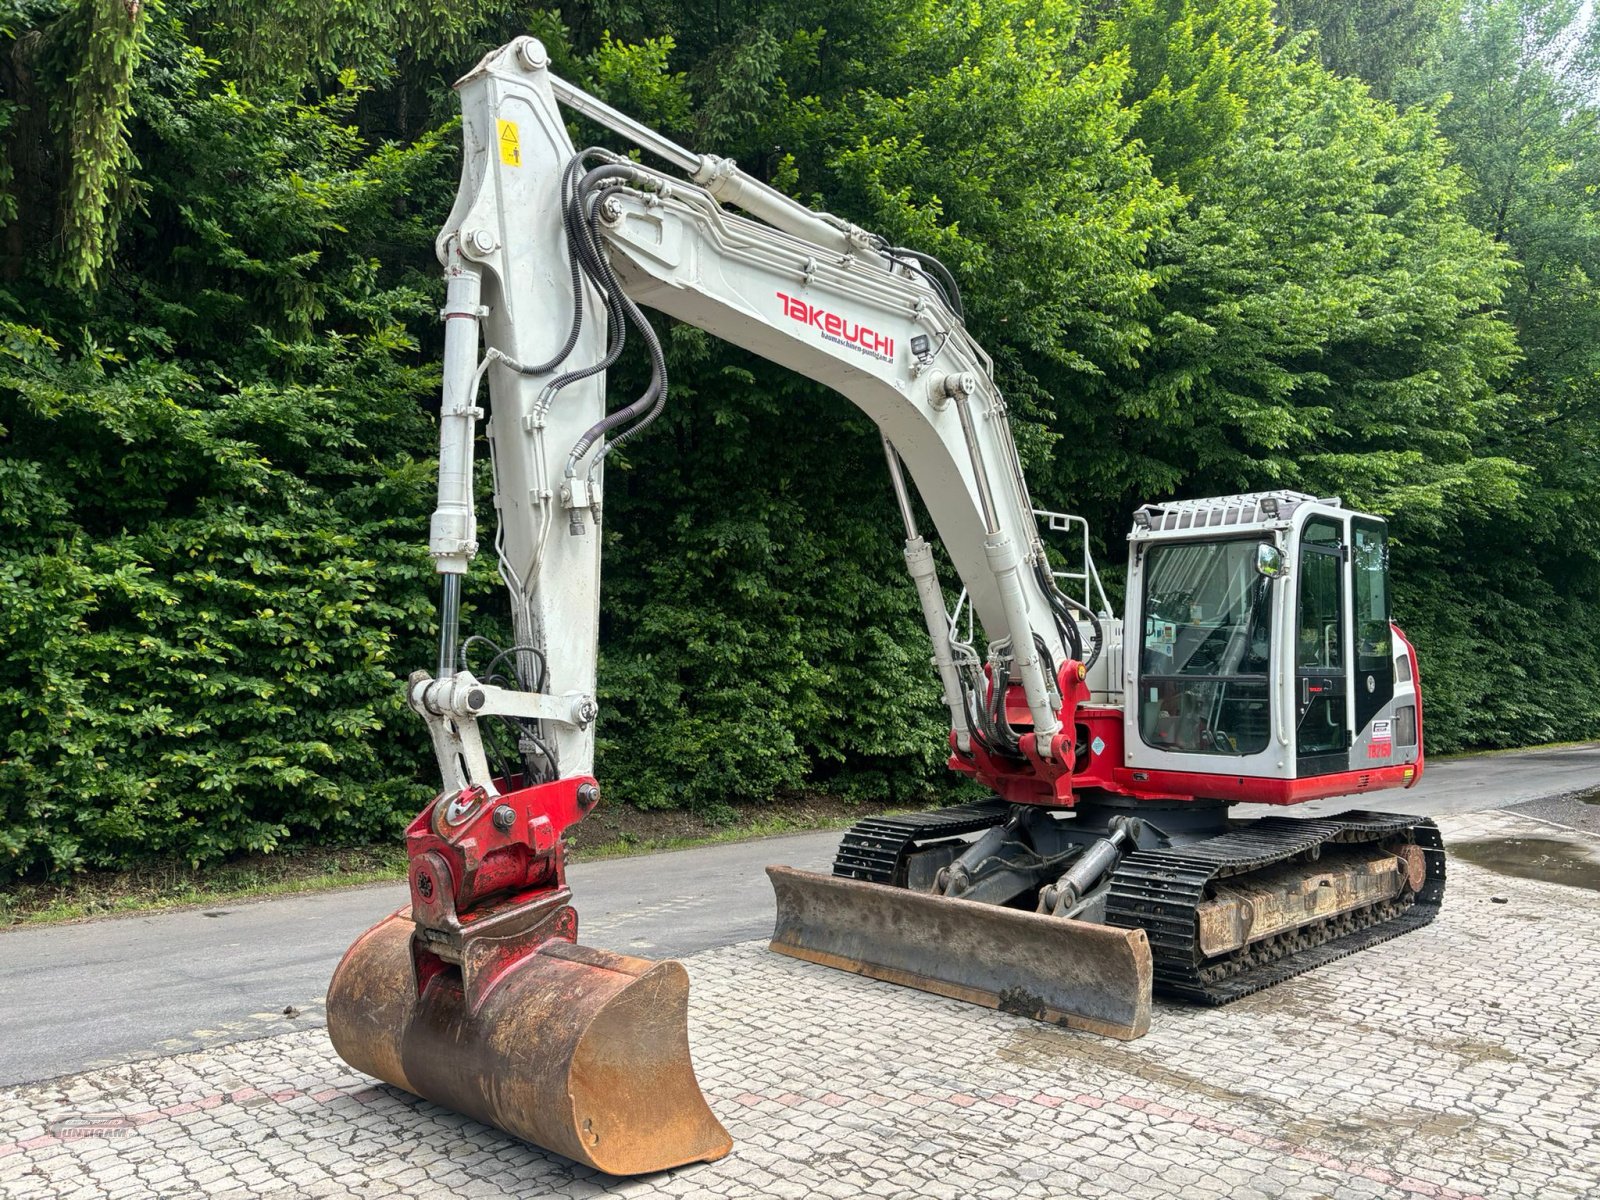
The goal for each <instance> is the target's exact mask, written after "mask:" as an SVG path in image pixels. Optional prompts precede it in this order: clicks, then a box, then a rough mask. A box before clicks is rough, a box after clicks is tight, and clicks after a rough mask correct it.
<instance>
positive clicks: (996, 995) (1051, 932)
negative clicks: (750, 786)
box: [767, 866, 1151, 1041]
mask: <svg viewBox="0 0 1600 1200" xmlns="http://www.w3.org/2000/svg"><path fill="white" fill-rule="evenodd" d="M767 876H768V878H769V879H771V880H772V888H773V892H774V893H775V896H776V899H777V903H778V919H777V924H776V926H775V927H774V929H773V933H772V944H771V948H772V949H773V950H775V951H777V952H778V953H779V954H787V955H789V956H790V957H792V958H799V959H804V960H805V961H807V962H813V963H820V964H822V965H824V966H829V967H836V968H838V969H839V970H842V971H852V972H854V973H856V974H858V975H867V976H870V977H871V978H873V979H881V980H885V981H887V982H889V983H898V984H901V985H903V986H905V987H913V988H918V989H920V990H922V991H925V992H933V993H935V994H937V995H940V996H949V997H952V998H953V999H956V1000H965V1001H968V1002H970V1003H973V1004H982V1005H985V1006H986V1007H988V1008H997V1009H1000V1010H1001V1011H1002V1012H1009V1013H1015V1014H1017V1015H1019V1016H1028V1017H1033V1018H1034V1019H1036V1020H1040V1021H1047V1022H1050V1023H1051V1024H1055V1025H1062V1026H1065V1027H1066V1028H1069V1029H1082V1030H1086V1031H1088V1032H1091V1033H1098V1034H1103V1035H1105V1036H1107V1037H1114V1038H1120V1039H1122V1040H1125V1041H1126V1040H1131V1039H1133V1038H1136V1037H1140V1036H1142V1035H1143V1034H1145V1033H1146V1032H1148V1030H1149V1028H1150V992H1151V958H1150V943H1149V941H1148V939H1147V938H1146V935H1145V932H1144V930H1142V929H1118V928H1113V927H1111V926H1108V925H1093V924H1090V923H1088V922H1085V921H1073V920H1068V919H1065V918H1062V917H1051V916H1045V915H1043V914H1040V913H1031V912H1021V911H1019V910H1017V909H1012V908H1002V907H999V906H998V905H992V904H977V903H974V902H972V901H968V900H952V899H947V898H945V897H943V896H934V895H929V894H927V893H924V892H915V891H911V890H909V889H907V888H899V887H892V886H888V885H885V884H878V883H863V882H861V881H859V880H853V879H840V878H835V877H833V876H830V875H816V874H812V873H811V872H809V871H797V870H795V869H794V868H792V867H781V866H773V867H768V868H767Z"/></svg>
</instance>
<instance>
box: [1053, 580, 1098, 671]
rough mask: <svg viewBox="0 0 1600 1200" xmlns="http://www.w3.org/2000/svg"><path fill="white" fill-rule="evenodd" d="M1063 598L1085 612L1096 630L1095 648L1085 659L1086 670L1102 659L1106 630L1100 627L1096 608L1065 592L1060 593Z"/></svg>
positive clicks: (1085, 616)
mask: <svg viewBox="0 0 1600 1200" xmlns="http://www.w3.org/2000/svg"><path fill="white" fill-rule="evenodd" d="M1060 595H1061V598H1062V599H1063V600H1065V601H1066V602H1067V603H1068V604H1070V605H1071V606H1072V607H1073V608H1075V609H1077V610H1078V611H1079V612H1081V613H1082V614H1083V618H1084V620H1086V621H1088V622H1089V628H1091V629H1093V630H1094V649H1093V650H1091V651H1090V652H1089V657H1088V658H1086V659H1084V660H1083V666H1084V669H1085V670H1088V669H1089V668H1090V667H1092V666H1094V664H1095V663H1097V662H1099V661H1100V651H1101V649H1102V647H1104V646H1105V642H1106V635H1105V630H1104V629H1102V628H1101V627H1100V618H1099V617H1097V616H1096V615H1095V611H1094V609H1092V608H1090V607H1089V606H1088V605H1087V604H1084V603H1082V602H1080V601H1078V600H1074V599H1073V598H1072V597H1071V596H1069V595H1067V594H1066V593H1065V592H1062V593H1060Z"/></svg>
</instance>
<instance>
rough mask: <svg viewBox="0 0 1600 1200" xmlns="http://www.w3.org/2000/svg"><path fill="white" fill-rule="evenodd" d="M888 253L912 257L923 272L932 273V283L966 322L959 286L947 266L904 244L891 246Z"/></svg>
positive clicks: (957, 314) (962, 320)
mask: <svg viewBox="0 0 1600 1200" xmlns="http://www.w3.org/2000/svg"><path fill="white" fill-rule="evenodd" d="M889 253H890V254H893V255H900V256H904V257H906V258H909V259H912V260H913V261H914V262H916V264H917V265H918V266H919V267H921V268H922V269H923V270H924V271H925V272H927V273H929V274H931V275H933V276H934V277H935V278H934V280H933V282H934V285H935V286H936V287H938V289H939V290H940V291H941V292H943V293H944V297H945V300H946V302H947V303H948V304H949V305H950V307H951V309H952V310H953V311H954V312H955V314H956V316H957V317H959V318H960V319H961V322H962V323H963V324H965V323H966V320H967V308H966V305H965V304H964V303H962V300H961V288H960V287H959V286H958V285H957V284H956V277H955V276H954V275H952V274H951V273H950V268H949V267H947V266H945V265H944V264H943V263H942V262H940V261H939V260H938V259H937V258H935V257H934V256H933V255H931V254H924V253H923V252H922V251H921V250H911V249H908V248H906V247H904V246H894V247H891V248H890V250H889Z"/></svg>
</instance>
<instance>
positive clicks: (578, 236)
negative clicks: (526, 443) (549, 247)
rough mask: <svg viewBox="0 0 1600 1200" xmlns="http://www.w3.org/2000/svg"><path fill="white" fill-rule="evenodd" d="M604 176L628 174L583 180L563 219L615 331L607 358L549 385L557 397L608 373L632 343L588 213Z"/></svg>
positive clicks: (616, 170) (610, 169)
mask: <svg viewBox="0 0 1600 1200" xmlns="http://www.w3.org/2000/svg"><path fill="white" fill-rule="evenodd" d="M602 173H606V174H610V175H617V174H623V175H625V174H627V171H626V169H625V168H622V167H618V166H606V167H597V168H595V169H594V170H593V171H590V172H589V173H588V174H587V175H585V176H584V177H583V180H582V182H580V183H579V184H578V186H577V190H576V192H575V193H574V195H573V197H572V200H571V201H570V202H569V203H568V204H567V206H566V208H565V209H564V211H563V216H562V219H563V221H564V222H565V223H566V226H567V244H568V245H569V246H572V247H573V248H574V250H575V253H576V256H577V259H578V261H579V262H580V263H581V266H582V270H583V273H584V274H585V275H587V276H588V277H589V279H590V281H591V282H592V283H593V284H594V285H595V287H596V288H597V289H598V290H599V292H600V294H601V296H602V297H604V299H605V302H606V311H607V313H608V314H609V315H610V317H611V328H610V331H609V334H608V336H607V346H606V352H605V354H604V355H603V356H602V357H601V358H600V360H599V361H598V362H595V363H591V364H590V365H589V366H587V367H580V368H578V369H577V370H575V371H568V372H566V373H565V374H564V375H560V376H557V377H556V378H555V379H552V380H551V381H550V383H549V384H547V385H546V387H545V391H546V393H547V394H548V395H550V396H554V395H555V394H556V393H557V392H559V391H561V390H562V389H563V388H565V387H567V386H569V385H570V384H574V383H578V382H579V381H581V380H584V379H588V378H590V377H591V376H594V375H598V374H599V373H600V372H601V371H605V370H608V369H609V368H610V367H611V365H612V364H613V363H615V362H616V361H617V359H619V358H621V357H622V350H623V347H624V346H625V345H626V344H627V340H628V321H627V312H626V310H625V309H624V308H623V302H624V301H625V300H626V297H624V296H622V295H621V286H620V285H619V284H618V283H617V280H616V275H615V274H614V273H613V272H612V270H611V263H610V262H609V260H607V258H606V256H605V252H604V251H602V250H601V249H600V248H599V246H598V245H597V244H596V243H595V241H594V237H595V234H594V230H593V228H592V227H591V225H590V222H589V219H588V216H587V214H586V213H585V211H584V209H585V207H586V205H587V202H588V200H589V199H590V197H589V195H588V193H587V192H586V191H585V190H584V188H585V185H587V184H588V183H589V181H590V179H591V178H593V177H594V176H596V175H601V174H602Z"/></svg>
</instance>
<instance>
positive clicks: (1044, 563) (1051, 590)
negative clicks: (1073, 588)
mask: <svg viewBox="0 0 1600 1200" xmlns="http://www.w3.org/2000/svg"><path fill="white" fill-rule="evenodd" d="M1034 577H1035V578H1036V579H1038V581H1039V587H1040V588H1041V589H1042V590H1043V591H1044V597H1045V601H1046V602H1047V603H1048V604H1049V605H1050V615H1051V616H1052V617H1054V618H1055V622H1056V631H1057V632H1058V633H1060V634H1061V640H1062V641H1063V642H1065V643H1066V647H1067V653H1068V654H1070V655H1071V656H1072V657H1073V658H1075V659H1077V660H1078V661H1079V662H1082V661H1083V638H1082V637H1081V636H1080V635H1079V633H1078V624H1077V622H1076V621H1074V620H1073V619H1072V615H1071V614H1070V613H1068V612H1067V610H1066V609H1065V608H1064V607H1063V605H1062V603H1061V601H1062V600H1063V599H1064V597H1063V596H1062V594H1061V589H1060V588H1058V587H1056V580H1055V576H1054V575H1052V574H1050V562H1049V560H1048V559H1045V558H1042V557H1041V559H1040V561H1039V562H1037V563H1035V564H1034Z"/></svg>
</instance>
